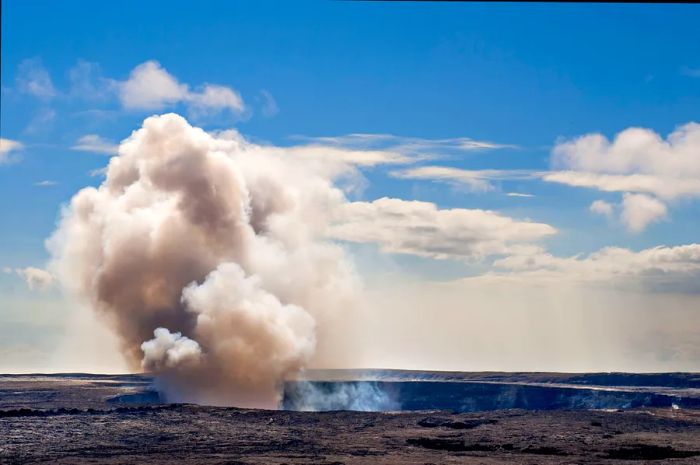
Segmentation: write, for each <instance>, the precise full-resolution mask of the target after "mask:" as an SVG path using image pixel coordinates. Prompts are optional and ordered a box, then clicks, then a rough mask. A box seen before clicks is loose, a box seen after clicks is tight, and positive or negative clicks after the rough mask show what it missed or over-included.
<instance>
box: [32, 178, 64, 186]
mask: <svg viewBox="0 0 700 465" xmlns="http://www.w3.org/2000/svg"><path fill="white" fill-rule="evenodd" d="M34 185H35V186H38V187H52V186H56V185H58V183H57V182H56V181H51V180H49V179H45V180H43V181H39V182H35V183H34Z"/></svg>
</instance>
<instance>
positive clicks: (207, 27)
mask: <svg viewBox="0 0 700 465" xmlns="http://www.w3.org/2000/svg"><path fill="white" fill-rule="evenodd" d="M2 8H3V11H2V74H1V78H2V108H1V113H0V116H1V127H0V130H1V136H2V138H3V139H8V140H11V141H17V142H19V143H21V147H20V148H18V149H15V150H12V151H11V152H9V154H10V156H9V159H8V161H7V162H5V163H3V164H2V165H1V166H0V189H1V190H2V195H0V217H2V218H3V221H2V227H0V266H1V267H6V268H8V269H15V268H17V269H22V268H24V267H28V266H35V267H39V268H41V267H43V266H44V265H45V263H46V262H47V261H48V260H49V254H48V252H47V251H46V249H45V247H44V241H45V239H46V238H47V237H48V236H50V234H51V233H52V231H53V230H54V229H55V228H56V221H57V218H58V215H59V212H60V209H61V206H62V205H65V204H66V203H67V202H68V201H69V200H70V198H71V197H72V196H73V195H74V194H75V193H76V192H77V191H78V190H79V189H80V188H82V187H84V186H87V185H93V186H97V185H99V184H100V183H101V182H102V178H101V177H100V176H92V175H90V172H91V171H93V170H96V169H99V168H103V167H104V166H106V164H107V162H108V160H109V158H108V156H107V155H105V154H100V153H94V152H95V151H94V150H93V151H80V150H74V149H72V147H74V146H75V145H76V144H77V141H78V140H79V139H80V138H81V137H83V136H85V135H96V136H99V137H100V138H101V139H102V140H105V141H110V142H111V143H115V144H116V143H118V141H120V140H122V139H124V138H125V137H127V136H129V134H130V133H131V132H132V131H133V130H135V129H137V128H138V127H140V125H141V122H142V121H143V119H144V118H145V117H147V116H150V115H151V114H154V113H162V112H164V111H175V112H178V113H181V114H184V115H186V116H188V119H189V120H190V122H191V123H192V124H194V125H197V126H201V127H203V128H205V129H206V130H208V131H214V130H218V129H226V128H231V127H235V128H236V129H238V131H240V132H241V133H242V134H243V135H244V136H245V137H246V138H248V139H249V140H252V141H256V142H259V143H265V144H272V145H275V146H291V145H297V144H301V143H303V142H304V141H306V142H308V141H315V140H317V139H315V138H318V137H322V136H342V135H347V134H354V133H363V134H391V135H394V136H397V137H398V139H400V140H401V141H405V140H406V139H407V138H418V139H420V140H436V139H454V138H469V139H473V140H475V141H482V142H488V143H492V144H497V145H503V147H497V148H484V149H481V150H456V149H454V147H451V148H449V147H448V148H445V147H440V148H434V147H432V148H430V149H425V152H426V153H425V154H427V155H430V158H427V159H424V160H422V161H419V162H417V164H416V165H415V166H419V167H420V166H441V167H451V168H458V169H462V170H469V171H473V170H501V171H502V170H527V171H529V172H531V173H539V172H545V171H548V170H554V167H553V163H554V158H555V156H554V155H553V151H554V148H555V146H557V145H558V144H562V143H563V142H565V141H571V140H574V139H575V138H577V137H581V136H584V135H588V134H596V133H599V134H602V135H604V136H605V137H607V138H609V139H611V138H613V137H615V135H616V134H618V133H620V132H621V131H624V130H625V129H628V128H634V127H641V128H647V129H648V130H650V131H653V132H655V133H657V134H658V135H659V136H660V137H661V138H666V137H667V136H668V135H669V134H670V133H672V132H673V131H674V130H676V129H677V128H679V127H682V126H683V125H686V124H687V123H691V122H693V121H695V122H698V121H700V29H699V28H698V27H697V24H699V23H700V10H698V8H697V6H696V5H660V4H659V5H610V4H598V5H586V4H571V5H567V4H507V3H506V4H479V3H474V4H471V3H467V4H459V3H436V4H427V3H420V2H407V3H381V2H309V3H300V4H297V3H294V4H291V3H281V2H280V3H275V4H271V3H266V2H229V1H208V2H204V4H203V5H200V4H195V3H194V2H185V1H167V2H166V1H162V2H160V1H150V2H136V1H124V2H119V3H110V2H88V1H74V2H40V1H32V0H26V1H19V0H14V1H5V2H3V5H2ZM149 60H155V61H157V62H158V63H160V65H161V66H162V69H164V70H167V73H169V74H170V75H172V76H174V77H175V78H176V79H177V80H178V81H179V82H180V83H186V84H188V85H189V86H190V87H191V89H193V91H194V90H196V89H198V88H199V87H201V86H203V85H205V84H207V83H211V84H216V85H220V86H226V87H227V88H230V89H233V90H234V91H235V92H236V93H238V94H239V95H240V96H241V97H242V99H243V102H244V104H245V110H244V111H228V110H226V109H224V110H223V111H218V112H211V113H209V112H200V113H199V114H197V113H196V112H193V111H192V110H191V108H188V107H187V104H186V103H183V102H184V100H183V101H181V102H180V103H172V104H167V105H164V106H163V107H162V108H159V109H157V110H151V109H134V108H126V106H125V105H124V102H123V100H120V97H119V95H117V94H118V92H116V91H114V90H113V89H114V88H115V87H114V86H115V85H116V86H118V84H114V83H115V82H116V83H119V82H125V81H126V80H127V79H128V78H129V76H130V73H131V72H132V70H133V69H134V68H135V67H136V66H138V65H140V64H142V63H144V62H147V61H149ZM79 63H83V65H82V66H83V67H84V68H83V70H86V69H89V70H91V74H89V75H87V74H85V75H84V76H87V77H86V80H85V81H84V82H86V83H88V84H90V85H92V86H93V87H90V88H89V89H88V87H80V86H78V85H77V84H76V81H75V79H74V80H71V71H72V70H73V71H74V72H77V71H76V70H79V69H80V68H79ZM37 73H38V74H37ZM37 75H40V76H44V77H46V78H48V79H49V80H50V89H49V90H48V91H47V90H46V89H45V88H44V91H45V92H44V93H43V94H42V91H41V90H40V91H38V92H37V91H31V90H28V87H27V83H28V82H29V81H31V79H32V76H33V77H34V78H36V76H37ZM74 76H75V73H74ZM42 82H44V84H45V83H46V81H45V80H44V81H42ZM110 83H111V84H110ZM110 86H111V87H110ZM110 89H111V90H110ZM273 102H274V103H273ZM694 130H695V129H693V131H694ZM689 131H690V130H689ZM384 143H385V144H386V142H384ZM679 150H686V151H691V152H692V151H693V150H694V151H695V153H700V147H698V146H692V145H690V148H688V147H685V148H684V149H679ZM577 153H578V152H577ZM684 153H686V152H684ZM644 156H646V155H640V157H642V158H643V157H644ZM697 160H698V163H700V158H698V159H697ZM652 164H653V163H652ZM581 166H583V165H581ZM635 166H636V165H635ZM650 166H651V165H650ZM654 166H657V165H655V164H654ZM578 168H580V166H579V167H578ZM397 169H403V167H398V168H397V167H396V166H389V165H387V166H383V165H381V166H380V165H378V166H374V167H369V168H366V169H365V168H363V169H362V171H363V175H364V177H365V179H366V183H365V189H364V190H363V191H362V192H361V193H355V194H351V198H352V199H353V200H366V201H372V200H375V199H378V198H380V197H385V196H386V197H393V198H400V199H404V200H421V201H426V202H432V203H434V204H436V205H437V206H438V207H439V208H443V209H447V208H460V209H486V210H494V211H497V212H499V213H500V214H502V215H506V216H508V217H512V218H516V219H519V220H525V219H528V220H532V221H536V222H539V223H545V224H548V225H551V226H552V227H554V228H556V229H557V230H558V233H557V234H556V235H554V236H552V237H547V238H543V240H542V241H541V242H540V244H544V246H545V248H546V250H547V252H548V253H550V254H552V255H554V256H559V257H570V256H573V255H576V254H583V255H584V256H585V255H586V254H590V253H593V252H596V251H598V250H600V249H602V248H604V247H609V246H616V247H621V248H625V249H630V250H632V251H635V252H637V251H640V250H643V249H648V248H652V247H656V246H670V247H672V246H684V245H688V244H693V243H695V242H696V241H697V240H698V237H699V236H700V221H698V218H700V202H698V201H697V197H698V193H697V192H693V193H690V194H687V193H685V194H669V195H664V194H660V193H659V192H657V191H640V190H634V189H630V190H629V191H627V190H621V189H615V190H612V191H611V190H606V189H603V188H596V187H590V186H589V187H588V188H586V187H576V186H573V185H569V184H566V183H560V182H547V181H545V180H544V179H542V178H541V177H538V176H531V177H527V178H522V177H521V178H518V177H517V176H507V175H502V176H495V177H493V178H491V179H490V180H489V183H490V190H486V191H478V190H474V189H471V188H469V187H465V186H464V185H461V184H460V183H459V182H458V181H455V180H454V179H452V180H450V181H449V182H440V180H437V179H435V178H434V177H433V178H423V179H401V178H398V177H396V176H392V175H391V172H392V171H395V170H397ZM564 169H565V170H576V169H577V167H576V166H573V165H567V166H566V167H565V168H564ZM635 169H636V168H631V171H626V172H624V173H620V174H624V175H634V174H639V173H642V174H650V173H651V174H654V173H655V172H654V173H652V171H653V170H652V168H650V169H649V170H647V171H645V170H644V169H642V170H641V171H635ZM653 169H656V168H653ZM650 170H652V171H650ZM600 172H601V173H602V172H605V170H604V169H602V168H601V171H600ZM664 172H665V171H664ZM663 180H664V182H673V181H669V179H668V178H667V177H666V178H663ZM45 181H47V182H45ZM443 181H444V180H443ZM691 181H692V182H695V180H694V179H691ZM41 182H45V184H49V185H45V186H39V185H37V183H41ZM508 193H524V194H528V195H530V196H531V197H518V196H509V195H507V194H508ZM626 194H630V195H644V196H645V198H644V199H647V200H648V199H651V200H650V201H651V202H653V206H651V207H649V208H651V210H649V209H646V210H645V211H653V212H656V213H651V215H652V216H653V218H652V219H649V220H648V221H646V220H643V221H642V223H643V225H642V226H641V227H639V225H638V226H636V227H635V226H631V223H630V221H632V220H625V219H624V214H625V211H627V210H625V211H623V209H625V208H627V207H624V206H623V204H622V201H623V200H622V199H623V195H626ZM644 199H642V200H644ZM596 200H600V201H603V202H605V205H608V206H609V208H610V209H612V210H611V211H610V213H608V214H597V213H595V212H593V211H591V205H592V203H593V202H594V201H596ZM654 202H655V203H654ZM659 204H662V206H661V207H659V206H658V205H659ZM645 205H647V204H645ZM606 208H607V207H606ZM640 208H641V207H640ZM654 208H657V210H654ZM659 208H660V209H664V210H663V212H662V211H661V210H658V209H659ZM629 211H630V212H631V211H632V210H631V207H630V210H629ZM630 214H631V213H630ZM606 215H607V216H608V217H609V218H608V217H606ZM654 215H655V216H654ZM349 247H351V248H353V247H355V248H357V250H356V253H357V258H356V259H357V260H358V261H359V262H360V264H361V265H362V266H366V267H367V268H368V269H370V271H371V269H372V268H373V267H374V265H375V264H376V263H384V261H383V260H384V258H382V259H378V258H377V256H376V255H377V254H376V252H375V251H374V249H372V248H371V247H370V249H371V250H369V251H365V250H364V249H363V248H364V247H367V246H366V245H351V246H349ZM380 255H381V254H380ZM389 255H391V257H390V260H391V263H392V264H391V266H390V267H389V269H391V270H395V269H399V270H401V273H404V274H406V275H410V276H418V277H420V279H424V280H427V281H432V280H444V279H457V278H460V277H464V276H472V275H474V274H475V273H481V272H484V270H489V269H491V268H490V267H491V262H490V261H486V262H485V263H484V262H479V263H466V264H465V263H464V262H463V261H461V260H449V259H448V260H442V259H438V260H436V259H433V258H426V257H425V256H421V255H420V254H417V255H412V254H389ZM0 291H1V292H2V294H4V297H0V306H3V307H4V308H0V323H1V322H2V321H3V319H4V320H5V322H6V323H7V324H6V325H5V328H6V332H8V333H9V331H12V332H13V333H14V332H15V331H14V329H11V328H13V327H12V322H17V321H19V320H20V319H18V318H16V314H15V313H13V312H15V309H14V308H10V307H11V306H21V307H22V308H24V307H27V308H33V309H34V310H32V311H34V312H39V310H36V308H37V306H41V305H44V304H43V303H41V302H46V301H47V299H48V300H50V299H49V298H48V297H46V295H45V294H41V295H37V293H36V292H33V291H31V290H28V289H26V288H25V287H24V285H23V283H22V282H21V280H20V277H19V276H18V274H17V273H13V272H8V273H4V274H2V275H0ZM53 292H57V291H53ZM50 295H52V296H55V294H50ZM3 301H4V302H3ZM19 301H21V303H20V304H17V302H19ZM37 302H38V303H37ZM42 308H43V307H42ZM37 314H38V313H37ZM49 319H50V318H49ZM40 321H41V318H40V317H37V318H35V319H33V320H32V322H31V323H26V322H23V323H22V325H23V326H22V328H23V329H22V331H24V332H25V333H26V334H28V335H27V336H26V337H24V339H25V340H29V339H31V337H30V336H29V334H30V333H32V331H34V330H35V329H36V327H37V326H36V325H37V324H39V323H37V322H40ZM51 321H54V320H51ZM693 321H697V320H693ZM16 324H17V325H19V324H20V323H16ZM59 326H60V325H59ZM17 327H19V326H17ZM57 327H58V326H57ZM27 328H29V329H27ZM695 329H700V328H695ZM56 331H58V330H56ZM22 334H24V333H22ZM13 337H14V338H19V339H22V338H23V336H13Z"/></svg>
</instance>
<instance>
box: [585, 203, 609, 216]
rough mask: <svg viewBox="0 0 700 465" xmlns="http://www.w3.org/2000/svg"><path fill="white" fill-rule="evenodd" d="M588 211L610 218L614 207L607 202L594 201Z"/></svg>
mask: <svg viewBox="0 0 700 465" xmlns="http://www.w3.org/2000/svg"><path fill="white" fill-rule="evenodd" d="M589 209H590V210H591V211H592V212H593V213H597V214H598V215H603V216H605V217H607V218H612V216H613V214H614V212H615V206H614V205H613V204H611V203H609V202H606V201H605V200H596V201H594V202H593V203H592V204H591V206H590V207H589Z"/></svg>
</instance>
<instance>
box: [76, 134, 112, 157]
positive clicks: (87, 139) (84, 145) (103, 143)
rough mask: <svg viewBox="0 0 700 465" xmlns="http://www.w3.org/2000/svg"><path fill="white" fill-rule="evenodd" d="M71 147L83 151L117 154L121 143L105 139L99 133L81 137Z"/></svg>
mask: <svg viewBox="0 0 700 465" xmlns="http://www.w3.org/2000/svg"><path fill="white" fill-rule="evenodd" d="M71 148H72V149H73V150H80V151H82V152H94V153H102V154H105V155H115V154H116V153H117V151H118V150H119V145H118V144H115V143H114V142H112V141H110V140H107V139H104V138H102V137H100V136H98V135H97V134H86V135H84V136H82V137H80V138H79V139H78V140H77V141H76V143H75V145H73V146H72V147H71Z"/></svg>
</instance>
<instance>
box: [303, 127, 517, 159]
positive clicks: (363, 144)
mask: <svg viewBox="0 0 700 465" xmlns="http://www.w3.org/2000/svg"><path fill="white" fill-rule="evenodd" d="M294 138H295V139H300V140H306V141H309V142H314V143H318V144H324V145H335V146H341V147H353V148H371V147H383V148H391V149H392V150H396V151H399V152H402V153H406V154H411V155H419V154H420V155H423V156H428V157H430V158H436V157H437V156H439V155H448V154H454V153H459V152H470V151H480V150H495V149H504V148H518V146H516V145H512V144H501V143H496V142H491V141H483V140H476V139H471V138H469V137H454V138H444V139H425V138H420V137H404V136H397V135H394V134H366V133H354V134H346V135H341V136H327V137H309V136H294Z"/></svg>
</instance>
